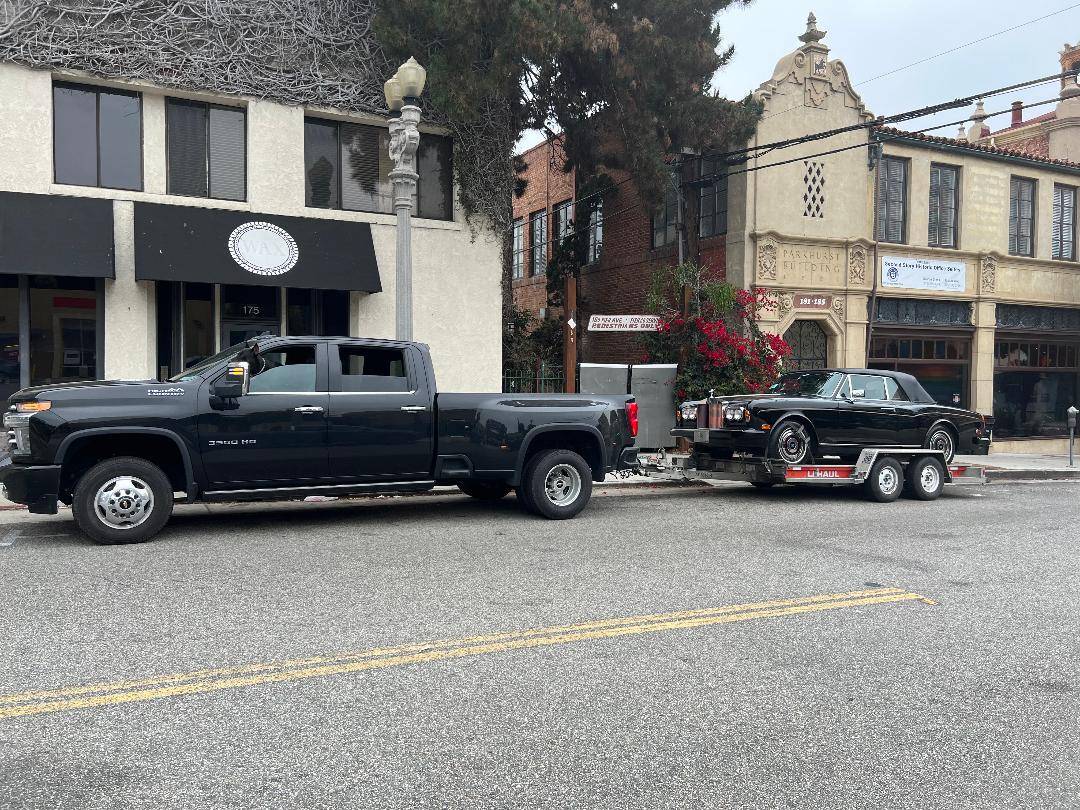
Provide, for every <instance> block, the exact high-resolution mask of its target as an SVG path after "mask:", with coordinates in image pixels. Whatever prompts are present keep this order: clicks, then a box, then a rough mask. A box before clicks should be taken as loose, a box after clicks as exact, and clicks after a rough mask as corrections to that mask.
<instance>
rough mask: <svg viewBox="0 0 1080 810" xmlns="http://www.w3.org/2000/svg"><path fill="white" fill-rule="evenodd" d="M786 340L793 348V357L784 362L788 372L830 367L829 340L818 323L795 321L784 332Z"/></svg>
mask: <svg viewBox="0 0 1080 810" xmlns="http://www.w3.org/2000/svg"><path fill="white" fill-rule="evenodd" d="M784 340H786V341H787V343H788V345H789V346H791V357H788V358H787V359H786V360H785V361H784V366H785V368H787V369H788V370H790V371H796V370H799V369H807V368H825V367H826V366H828V365H829V338H828V335H826V334H825V330H824V329H822V328H821V324H820V323H819V322H818V321H795V323H793V324H792V325H791V326H790V327H789V328H788V330H787V331H786V332H784Z"/></svg>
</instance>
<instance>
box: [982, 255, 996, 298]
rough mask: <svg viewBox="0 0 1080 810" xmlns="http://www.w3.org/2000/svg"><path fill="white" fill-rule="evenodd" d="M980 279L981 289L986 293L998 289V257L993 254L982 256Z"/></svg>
mask: <svg viewBox="0 0 1080 810" xmlns="http://www.w3.org/2000/svg"><path fill="white" fill-rule="evenodd" d="M979 279H980V281H979V289H981V290H982V291H983V292H984V293H992V292H995V291H997V259H995V258H994V257H993V256H983V257H982V267H981V268H980V270H979Z"/></svg>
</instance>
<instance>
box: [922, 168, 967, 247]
mask: <svg viewBox="0 0 1080 810" xmlns="http://www.w3.org/2000/svg"><path fill="white" fill-rule="evenodd" d="M959 178H960V170H959V169H957V168H956V167H955V166H942V165H939V164H937V163H931V164H930V210H929V221H930V226H929V229H928V232H927V235H926V244H928V245H929V246H930V247H943V248H954V247H956V212H957V191H958V188H959V182H958V181H959Z"/></svg>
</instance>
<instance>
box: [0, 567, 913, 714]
mask: <svg viewBox="0 0 1080 810" xmlns="http://www.w3.org/2000/svg"><path fill="white" fill-rule="evenodd" d="M912 600H918V601H922V602H926V603H928V604H934V603H933V602H932V601H931V600H929V599H927V598H926V597H924V596H921V595H920V594H917V593H911V592H909V591H905V590H903V589H901V588H870V589H867V590H862V591H849V592H847V593H829V594H819V595H817V596H805V597H801V598H796V599H773V600H769V601H766V602H749V603H744V604H738V605H727V606H725V607H718V608H704V609H700V610H683V611H679V612H676V613H654V614H650V615H645V616H628V617H624V618H617V619H602V620H599V621H592V622H585V623H582V624H569V625H561V626H555V627H541V628H534V629H530V630H518V631H514V632H509V633H494V634H489V635H482V636H471V637H468V638H459V639H452V640H444V641H430V642H425V643H420V644H405V645H402V646H399V647H380V648H377V649H373V650H362V651H356V652H345V653H339V654H336V655H321V656H314V657H310V658H292V659H288V660H283V661H272V662H267V663H256V664H246V665H243V666H235V667H222V668H218V669H203V670H198V671H194V672H184V673H175V674H171V675H160V676H155V677H150V678H144V679H141V680H128V681H117V682H113V683H97V684H88V685H85V686H72V687H67V688H63V689H53V690H47V691H37V692H19V693H16V694H10V695H0V720H2V719H8V718H14V717H27V716H30V715H36V714H48V713H51V712H63V711H70V710H73V709H91V708H97V707H102V706H116V705H119V704H122V703H134V702H138V701H144V700H157V699H158V698H167V697H179V696H183V695H197V694H205V693H208V692H219V691H222V690H225V689H238V688H240V687H244V686H259V685H263V684H272V683H285V682H289V681H302V680H307V679H309V678H324V677H327V676H331V675H343V674H346V673H353V672H363V671H366V670H372V669H385V668H387V667H397V666H405V665H408V664H425V663H430V662H433V661H445V660H449V659H452V658H465V657H467V656H472V655H485V654H487V653H497V652H508V651H510V650H524V649H531V648H536V647H548V646H552V645H555V644H569V643H571V642H574V641H591V640H598V639H607V638H618V637H620V636H633V635H641V634H644V633H658V632H661V631H666V630H685V629H690V628H695V627H707V626H709V625H714V624H730V623H733V622H744V621H749V620H751V619H768V618H773V617H777V616H797V615H800V614H805V613H816V612H820V611H825V610H838V609H841V608H850V607H859V606H862V605H881V604H888V603H892V602H906V601H912Z"/></svg>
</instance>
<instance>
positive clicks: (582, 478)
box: [523, 450, 592, 520]
mask: <svg viewBox="0 0 1080 810" xmlns="http://www.w3.org/2000/svg"><path fill="white" fill-rule="evenodd" d="M523 487H524V488H525V490H526V493H527V494H526V505H527V506H529V507H531V510H532V511H534V512H535V513H536V514H538V515H541V516H543V517H546V518H549V519H551V520H566V519H567V518H572V517H574V515H576V514H577V513H578V512H580V511H581V510H582V509H584V508H585V505H586V504H587V503H588V502H589V499H590V498H591V497H592V470H591V469H590V468H589V465H588V464H586V463H585V459H583V458H582V457H581V456H579V455H578V454H577V453H575V452H574V451H573V450H547V451H544V452H542V453H540V454H539V455H537V456H536V457H535V458H534V459H532V461H530V462H529V465H528V471H527V473H526V475H525V480H524V482H523Z"/></svg>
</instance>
